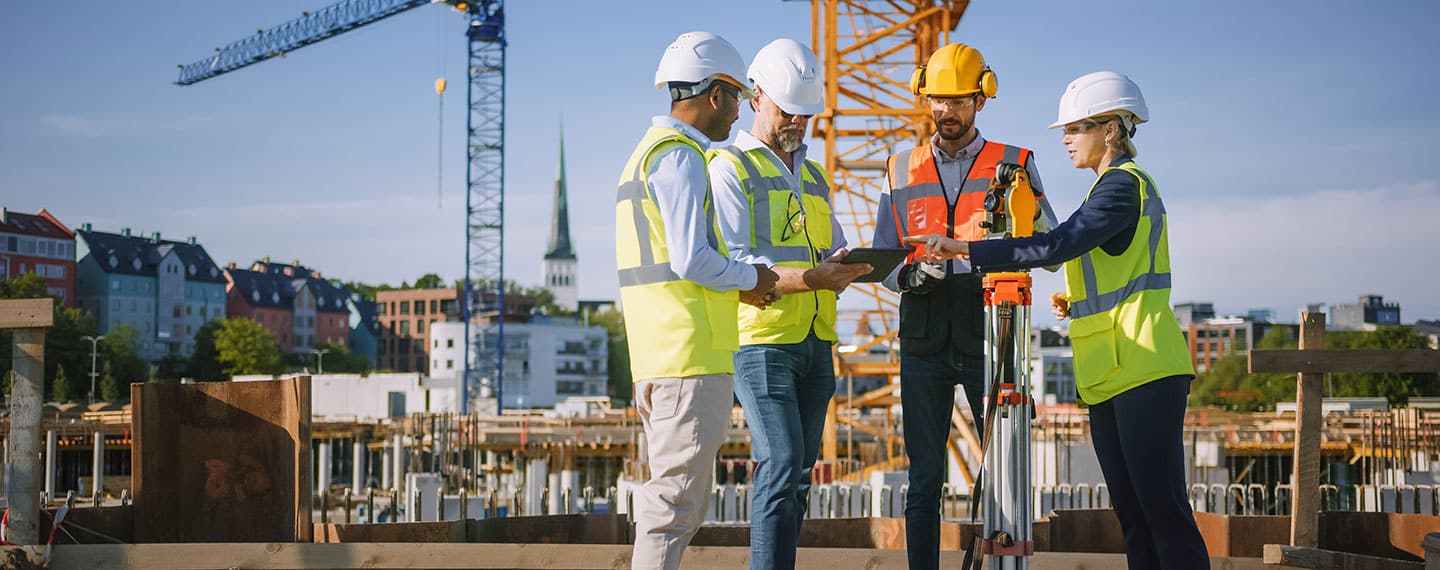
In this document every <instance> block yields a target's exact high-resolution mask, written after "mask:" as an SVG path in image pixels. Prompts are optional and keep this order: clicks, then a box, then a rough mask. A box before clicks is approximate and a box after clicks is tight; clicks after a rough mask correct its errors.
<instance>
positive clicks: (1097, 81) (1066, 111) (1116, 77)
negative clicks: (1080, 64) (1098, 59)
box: [1050, 71, 1150, 129]
mask: <svg viewBox="0 0 1440 570" xmlns="http://www.w3.org/2000/svg"><path fill="white" fill-rule="evenodd" d="M1116 111H1128V112H1129V113H1130V115H1132V119H1131V121H1127V122H1133V123H1134V124H1137V125H1138V124H1140V123H1143V122H1145V121H1148V120H1150V108H1149V107H1147V106H1145V96H1144V95H1142V94H1140V86H1139V85H1136V84H1135V82H1134V81H1131V80H1130V78H1129V77H1126V76H1125V74H1123V73H1116V72H1114V71H1097V72H1095V73H1090V74H1086V75H1082V76H1080V78H1079V79H1076V80H1074V81H1071V82H1070V85H1069V86H1068V87H1066V88H1065V94H1063V95H1061V96H1060V117H1059V119H1058V120H1056V121H1055V124H1053V125H1050V128H1052V129H1054V128H1059V127H1063V126H1065V125H1067V124H1069V123H1073V122H1075V121H1079V120H1081V119H1088V118H1090V117H1097V116H1100V115H1107V114H1114V113H1115V112H1116ZM1126 126H1127V127H1128V126H1129V125H1128V124H1127V125H1126Z"/></svg>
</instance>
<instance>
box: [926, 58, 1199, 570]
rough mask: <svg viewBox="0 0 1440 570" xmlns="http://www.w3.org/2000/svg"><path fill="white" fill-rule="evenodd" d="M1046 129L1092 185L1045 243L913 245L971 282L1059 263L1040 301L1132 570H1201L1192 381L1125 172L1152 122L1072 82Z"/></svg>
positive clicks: (1160, 241)
mask: <svg viewBox="0 0 1440 570" xmlns="http://www.w3.org/2000/svg"><path fill="white" fill-rule="evenodd" d="M1059 115H1060V116H1059V119H1058V120H1057V121H1055V124H1053V125H1050V128H1052V129H1054V128H1063V129H1064V135H1063V138H1062V139H1061V141H1062V142H1063V143H1064V144H1065V148H1066V150H1068V151H1069V153H1070V161H1071V162H1072V163H1074V165H1075V167H1076V168H1087V169H1090V170H1093V171H1094V172H1095V174H1096V176H1097V178H1096V179H1095V182H1094V184H1092V185H1091V187H1090V191H1089V192H1088V193H1087V194H1086V196H1085V201H1084V203H1082V204H1081V205H1080V209H1079V210H1076V211H1075V213H1074V214H1072V215H1071V216H1070V219H1068V220H1066V221H1065V223H1063V224H1060V226H1059V227H1057V228H1055V229H1054V230H1052V231H1051V232H1049V233H1047V234H1039V235H1036V236H1034V237H1028V238H1019V239H998V240H985V241H970V242H967V241H962V240H956V239H952V238H948V237H945V236H940V235H934V234H932V235H922V236H914V237H911V238H907V240H906V241H908V242H910V243H913V244H917V245H923V246H925V252H926V253H925V255H924V257H925V258H926V259H928V260H937V259H946V258H951V257H955V256H968V257H969V258H970V262H971V264H973V265H974V266H975V267H977V268H979V269H980V270H982V271H986V272H991V271H1014V270H1017V269H1028V268H1033V267H1041V266H1047V265H1053V264H1057V263H1064V264H1065V293H1064V294H1056V295H1055V296H1054V297H1052V298H1051V303H1052V305H1053V307H1052V309H1053V310H1054V312H1055V317H1056V318H1058V319H1065V318H1067V317H1068V318H1070V319H1071V321H1070V342H1071V345H1072V346H1073V347H1074V351H1075V360H1074V364H1075V385H1076V388H1077V391H1078V392H1079V394H1080V399H1081V400H1083V401H1084V402H1085V403H1086V404H1088V405H1089V412H1090V432H1091V435H1092V441H1093V442H1094V444H1095V455H1096V457H1097V458H1099V460H1100V471H1101V472H1102V473H1104V475H1105V484H1106V486H1107V487H1109V490H1110V497H1111V499H1110V500H1111V504H1112V505H1114V507H1115V514H1116V515H1117V516H1118V518H1119V519H1120V526H1121V528H1122V529H1124V531H1125V553H1126V557H1127V559H1128V561H1129V567H1130V568H1131V570H1140V569H1161V568H1163V569H1164V570H1191V569H1194V570H1200V569H1205V568H1209V567H1210V559H1209V554H1208V553H1207V551H1206V548H1205V540H1204V539H1203V538H1202V537H1201V536H1200V531H1199V530H1198V529H1197V528H1196V526H1195V518H1194V514H1193V513H1192V512H1191V510H1190V503H1189V500H1188V498H1187V497H1186V493H1185V448H1184V437H1183V434H1184V421H1185V400H1186V398H1187V397H1188V395H1189V393H1190V381H1191V380H1194V379H1195V369H1194V367H1193V366H1192V365H1191V361H1190V352H1189V349H1188V348H1187V345H1186V344H1185V337H1184V336H1183V335H1182V334H1181V332H1180V325H1179V324H1178V323H1177V322H1176V321H1175V314H1174V313H1173V312H1171V310H1170V282H1171V268H1170V245H1169V243H1170V240H1169V238H1168V236H1167V234H1168V232H1167V231H1166V230H1167V228H1168V227H1169V222H1168V219H1167V213H1166V211H1165V204H1164V203H1163V202H1161V200H1160V193H1159V188H1158V187H1157V186H1156V184H1155V180H1154V179H1153V178H1151V177H1150V174H1149V173H1147V172H1145V171H1144V170H1142V169H1141V168H1140V166H1139V165H1137V164H1136V163H1135V154H1136V148H1135V143H1134V142H1133V140H1132V139H1133V138H1134V137H1135V132H1136V125H1139V124H1141V123H1144V122H1146V121H1148V120H1149V119H1150V108H1149V106H1147V105H1146V104H1145V97H1144V95H1142V94H1141V93H1140V87H1139V86H1138V85H1136V84H1135V82H1134V81H1131V80H1130V78H1129V77H1126V76H1125V75H1122V74H1119V73H1115V72H1113V71H1099V72H1095V73H1091V74H1088V75H1085V76H1082V77H1080V78H1079V79H1076V80H1075V81H1072V82H1071V83H1070V85H1069V87H1067V88H1066V89H1065V93H1064V94H1063V95H1061V97H1060V114H1059Z"/></svg>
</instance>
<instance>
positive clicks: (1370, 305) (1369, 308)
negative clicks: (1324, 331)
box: [1325, 295, 1400, 331]
mask: <svg viewBox="0 0 1440 570" xmlns="http://www.w3.org/2000/svg"><path fill="white" fill-rule="evenodd" d="M1330 316H1331V317H1333V318H1332V320H1330V321H1327V322H1329V326H1327V327H1325V328H1328V329H1333V330H1363V331H1373V330H1375V329H1376V327H1379V326H1384V325H1398V324H1400V305H1399V304H1398V303H1386V302H1385V297H1383V296H1381V295H1361V296H1360V299H1359V301H1357V302H1355V303H1344V304H1337V305H1332V306H1331V307H1330Z"/></svg>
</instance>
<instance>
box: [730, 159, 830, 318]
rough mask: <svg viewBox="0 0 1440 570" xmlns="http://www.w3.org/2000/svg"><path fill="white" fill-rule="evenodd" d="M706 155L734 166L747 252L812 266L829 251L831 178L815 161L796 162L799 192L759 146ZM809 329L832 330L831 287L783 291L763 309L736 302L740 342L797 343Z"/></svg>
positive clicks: (802, 266)
mask: <svg viewBox="0 0 1440 570" xmlns="http://www.w3.org/2000/svg"><path fill="white" fill-rule="evenodd" d="M710 160H729V161H731V162H732V163H734V165H735V172H736V174H737V175H738V178H739V180H740V185H741V187H742V188H744V190H745V197H746V199H747V200H748V202H749V206H750V238H749V239H750V251H752V252H754V253H755V255H757V256H763V257H766V258H769V259H770V260H771V261H773V262H775V264H776V265H779V266H782V267H797V268H800V269H811V268H813V267H815V266H816V265H819V264H820V262H821V261H822V258H821V256H822V255H825V252H827V251H829V250H830V246H831V243H830V241H831V227H830V181H829V180H828V179H827V178H826V177H825V171H824V170H823V169H822V168H821V167H820V164H819V163H817V162H815V161H813V160H806V161H805V162H804V164H803V165H800V167H801V171H800V179H801V186H802V187H801V188H800V189H799V190H800V193H799V195H798V196H797V195H796V193H795V192H792V191H791V189H790V184H789V182H788V181H787V180H786V173H785V172H784V171H782V170H781V167H780V166H779V165H777V164H775V162H774V161H772V160H770V158H769V157H768V156H767V155H766V151H765V149H764V148H758V147H757V148H754V149H750V150H749V151H742V150H740V149H739V148H738V147H735V146H731V147H727V148H724V149H719V150H715V151H711V153H710ZM811 329H814V331H815V336H816V337H818V338H820V340H828V341H831V342H834V341H836V340H839V337H838V336H836V334H835V292H834V291H829V290H823V291H808V292H805V293H794V294H786V295H784V296H782V297H781V298H780V300H779V301H778V302H776V303H774V304H772V305H770V308H768V309H765V310H763V311H762V310H760V309H757V308H755V307H753V306H750V305H746V304H741V305H740V344H742V345H751V344H796V343H798V342H800V341H803V340H805V337H806V336H807V335H808V334H809V333H810V330H811Z"/></svg>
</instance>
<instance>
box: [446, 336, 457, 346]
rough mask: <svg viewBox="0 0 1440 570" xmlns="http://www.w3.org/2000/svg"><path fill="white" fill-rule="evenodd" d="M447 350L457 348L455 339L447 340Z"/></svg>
mask: <svg viewBox="0 0 1440 570" xmlns="http://www.w3.org/2000/svg"><path fill="white" fill-rule="evenodd" d="M445 348H455V339H453V338H447V339H445Z"/></svg>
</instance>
